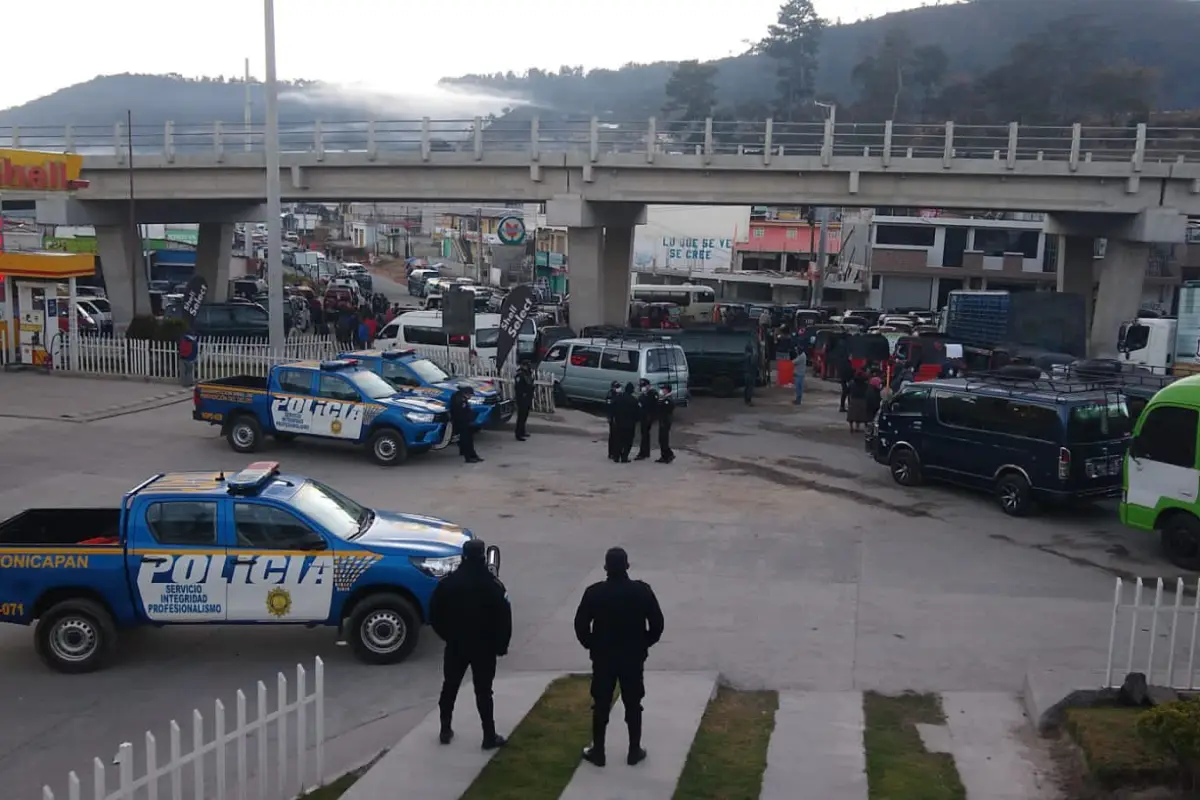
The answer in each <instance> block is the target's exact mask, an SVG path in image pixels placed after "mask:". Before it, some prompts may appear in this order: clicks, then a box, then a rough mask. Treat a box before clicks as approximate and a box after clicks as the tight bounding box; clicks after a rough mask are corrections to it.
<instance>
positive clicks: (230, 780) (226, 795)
mask: <svg viewBox="0 0 1200 800" xmlns="http://www.w3.org/2000/svg"><path fill="white" fill-rule="evenodd" d="M312 683H313V685H312V691H311V692H309V690H308V672H307V671H306V670H305V669H304V666H303V665H302V664H297V665H296V690H295V694H294V699H293V700H289V699H288V694H289V693H288V680H287V677H286V676H285V675H284V674H283V673H282V672H280V673H279V675H278V679H277V684H278V685H277V688H276V692H277V696H276V698H275V703H274V708H273V709H269V708H268V706H269V703H268V698H267V695H268V691H267V686H266V684H265V683H263V682H262V681H259V682H258V687H257V698H256V699H257V704H256V705H257V710H256V714H255V716H254V718H253V719H249V718H248V717H247V700H246V694H245V693H244V692H242V691H241V690H240V689H239V690H238V693H237V701H236V706H235V719H234V726H233V728H232V729H231V730H229V729H227V725H228V721H227V720H226V718H225V706H224V705H223V704H222V703H221V701H220V700H217V701H216V702H215V704H214V707H213V725H212V730H213V736H212V739H211V740H207V739H206V737H205V723H204V717H203V715H202V714H201V713H200V711H199V710H196V711H193V712H192V742H191V745H192V746H191V749H190V750H188V751H187V752H184V751H183V745H182V736H181V732H180V727H179V724H178V723H177V722H175V720H171V725H170V742H169V748H170V749H169V754H168V757H167V760H166V761H165V762H164V763H162V764H160V763H159V758H160V755H159V752H158V740H157V739H156V738H155V736H154V734H153V733H151V732H150V731H146V745H145V754H144V756H143V757H142V760H143V762H144V765H145V770H144V771H143V772H142V774H141V775H140V777H136V778H135V777H134V771H135V761H136V760H137V759H136V758H135V755H134V746H133V744H132V743H130V742H125V743H124V744H122V745H121V747H120V749H119V750H118V751H117V756H116V758H115V759H113V764H114V765H115V767H116V769H115V772H116V787H115V788H112V789H110V786H111V785H112V781H110V780H109V777H108V769H107V767H106V766H105V759H102V758H94V759H92V772H93V774H92V781H91V790H90V792H88V793H87V794H86V795H85V794H84V789H83V783H82V782H81V781H80V779H79V776H78V775H77V774H76V773H74V772H71V773H70V774H69V775H68V776H67V794H66V797H67V799H68V800H84V798H85V797H87V798H88V800H137V799H138V798H141V797H145V798H147V800H158V798H159V797H164V798H170V800H183V798H184V797H185V791H186V792H187V795H186V796H188V797H190V798H191V799H192V800H209V798H213V799H214V800H234V798H236V800H291V798H293V797H295V796H296V795H298V794H300V793H302V792H304V791H305V790H307V789H314V788H316V787H318V786H321V785H322V784H323V783H324V780H325V751H324V747H325V663H324V662H323V661H321V659H320V658H317V659H316V664H315V667H314V670H313V681H312ZM309 706H311V707H312V722H313V725H312V730H313V734H314V735H313V737H312V738H311V740H310V738H309V736H308V733H309V727H310V726H309V715H308V710H309ZM289 718H291V722H289ZM272 727H273V728H274V731H275V747H274V750H275V758H274V759H272V758H271V749H272V748H271V746H270V745H271V742H270V741H269V738H268V737H269V734H270V731H271V728H272ZM251 738H253V740H254V741H253V745H254V749H253V751H252V750H251V747H250V742H249V740H250V739H251ZM231 745H232V746H233V759H232V761H233V763H232V766H233V768H234V770H233V772H232V774H231V773H230V769H229V768H230V766H231V765H230V753H229V748H230V746H231ZM310 747H311V748H312V750H313V752H312V753H311V758H310V753H309V748H310ZM252 753H253V754H252ZM210 754H212V755H211V756H210ZM252 762H253V770H252V769H251V765H252ZM210 765H214V766H215V772H214V773H213V787H212V789H211V791H209V790H208V787H207V786H206V783H205V774H206V770H207V769H208V767H209V766H210ZM187 773H191V776H192V781H191V786H190V787H188V789H187V790H185V786H184V785H185V777H186V774H187ZM55 798H56V795H55V794H54V791H53V790H52V789H51V788H50V787H49V786H46V787H43V789H42V800H55Z"/></svg>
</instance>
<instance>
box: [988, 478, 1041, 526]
mask: <svg viewBox="0 0 1200 800" xmlns="http://www.w3.org/2000/svg"><path fill="white" fill-rule="evenodd" d="M996 502H998V503H999V504H1000V510H1001V511H1003V512H1004V513H1005V514H1008V515H1009V516H1010V517H1024V516H1028V515H1029V513H1030V512H1031V511H1033V493H1032V492H1031V491H1030V489H1029V481H1027V480H1025V478H1024V477H1023V476H1021V475H1018V474H1017V473H1015V472H1009V473H1006V474H1004V475H1001V476H1000V480H998V481H996Z"/></svg>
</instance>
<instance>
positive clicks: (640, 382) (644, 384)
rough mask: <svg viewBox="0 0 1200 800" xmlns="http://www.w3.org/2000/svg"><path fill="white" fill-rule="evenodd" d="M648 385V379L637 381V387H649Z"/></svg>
mask: <svg viewBox="0 0 1200 800" xmlns="http://www.w3.org/2000/svg"><path fill="white" fill-rule="evenodd" d="M649 385H650V379H649V378H642V379H641V380H640V381H638V386H649Z"/></svg>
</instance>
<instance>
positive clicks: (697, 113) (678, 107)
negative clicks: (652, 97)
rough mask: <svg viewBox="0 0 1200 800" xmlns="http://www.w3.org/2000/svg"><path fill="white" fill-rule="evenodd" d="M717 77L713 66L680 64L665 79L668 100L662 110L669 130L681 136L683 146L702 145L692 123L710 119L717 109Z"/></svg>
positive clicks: (702, 137) (699, 134)
mask: <svg viewBox="0 0 1200 800" xmlns="http://www.w3.org/2000/svg"><path fill="white" fill-rule="evenodd" d="M716 77H717V67H716V65H714V64H701V63H700V62H699V61H681V62H680V63H679V65H678V66H677V67H675V71H674V72H672V73H671V77H670V78H668V79H667V87H666V95H667V99H666V102H665V103H664V104H663V109H662V110H663V115H664V116H665V117H666V118H667V120H668V121H669V124H668V129H669V130H671V131H673V132H675V133H677V134H682V135H680V136H679V137H678V138H679V141H681V142H683V143H685V144H696V143H697V142H700V141H703V139H704V133H703V131H702V130H697V129H696V126H695V123H696V122H697V121H699V120H704V119H708V118H709V117H711V116H712V115H713V109H714V108H716V106H717V84H716ZM689 129H690V130H689Z"/></svg>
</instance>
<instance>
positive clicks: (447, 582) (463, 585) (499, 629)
mask: <svg viewBox="0 0 1200 800" xmlns="http://www.w3.org/2000/svg"><path fill="white" fill-rule="evenodd" d="M604 571H605V573H606V575H607V577H606V579H605V580H603V581H599V582H597V583H593V584H592V585H591V586H589V587H588V588H587V589H586V590H585V591H584V593H583V598H582V599H581V600H580V601H579V608H578V609H577V610H576V612H575V638H576V639H578V640H579V644H580V645H582V646H583V648H584V649H585V650H587V651H588V653H589V655H590V656H591V660H592V682H591V696H592V742H591V744H590V745H588V746H587V747H585V748H584V749H583V758H584V760H586V761H588V762H590V763H592V764H594V765H596V766H597V767H603V766H604V765H605V763H606V761H607V757H606V753H605V746H604V742H605V732H606V730H607V728H608V719H609V711H610V709H611V708H612V704H613V694H614V692H615V691H616V688H617V687H618V686H620V687H621V703H622V705H624V706H625V725H626V727H627V728H628V730H629V750H628V753H627V755H626V763H627V764H629V765H630V766H634V765H636V764H639V763H641V762H642V761H644V760H645V759H646V749H645V748H644V747H643V746H642V699H643V698H644V697H645V695H646V687H645V681H644V667H645V663H646V657H647V655H648V654H649V650H650V648H651V647H653V646H654V645H655V644H657V643H658V640H659V639H661V638H662V634H663V614H662V609H661V608H660V607H659V604H658V598H657V597H656V596H655V594H654V590H653V589H651V588H650V585H649V584H647V583H646V582H644V581H639V580H633V579H631V578H630V577H629V556H628V554H627V553H626V552H625V550H624V549H622V548H620V547H613V548H611V549H609V551H608V552H607V553H605V556H604ZM429 623H430V625H431V626H432V627H433V630H434V632H435V633H436V634H437V635H438V636H440V637H441V638H442V639H443V640H444V641H445V642H446V650H445V653H444V654H443V660H442V691H441V695H440V697H439V699H438V710H439V714H440V717H441V730H440V731H439V734H438V740H439V741H440V742H441V743H442V744H450V742H451V741H452V740H453V739H454V728H453V727H452V723H453V720H454V701H455V699H456V698H457V697H458V690H459V687H460V686H461V685H462V681H463V677H464V676H465V675H466V672H467V668H468V667H470V669H471V682H472V684H473V686H474V689H475V706H476V708H477V709H478V710H479V721H480V723H481V724H482V726H483V744H482V747H483V749H484V750H494V749H496V748H497V747H501V746H502V745H504V744H505V741H506V740H505V738H504V737H503V736H501V735H500V734H499V733H497V732H496V718H495V711H494V708H493V703H492V682H493V680H494V679H495V677H496V659H497V658H499V657H500V656H504V655H507V654H508V646H509V642H510V640H511V638H512V606H511V604H510V603H509V599H508V592H507V591H506V590H505V588H504V584H503V583H501V582H500V578H499V577H497V576H496V574H495V573H494V572H493V571H492V570H491V569H490V568H489V566H488V563H487V546H486V545H485V544H484V542H483V541H482V540H480V539H470V540H468V541H467V542H466V543H465V544H464V545H463V556H462V563H461V564H460V565H459V566H458V568H457V569H455V570H454V572H452V573H450V574H449V575H447V576H446V577H445V578H443V579H442V580H441V582H440V583H438V585H437V587H436V588H435V589H434V590H433V598H432V599H431V600H430V607H429Z"/></svg>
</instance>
